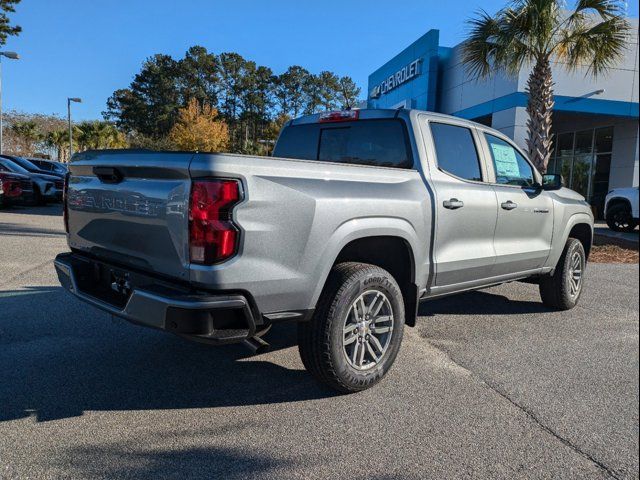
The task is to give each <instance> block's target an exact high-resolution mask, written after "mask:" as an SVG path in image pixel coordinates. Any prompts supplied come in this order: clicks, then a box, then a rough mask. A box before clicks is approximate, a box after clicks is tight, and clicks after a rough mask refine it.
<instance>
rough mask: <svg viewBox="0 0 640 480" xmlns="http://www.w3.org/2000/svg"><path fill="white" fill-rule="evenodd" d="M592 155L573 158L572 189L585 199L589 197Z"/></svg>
mask: <svg viewBox="0 0 640 480" xmlns="http://www.w3.org/2000/svg"><path fill="white" fill-rule="evenodd" d="M576 139H577V137H576ZM591 160H592V156H591V154H586V155H585V154H583V155H576V156H575V157H573V169H572V172H571V189H572V190H575V191H576V192H578V193H579V194H580V195H583V196H584V197H586V198H588V197H589V178H590V177H591Z"/></svg>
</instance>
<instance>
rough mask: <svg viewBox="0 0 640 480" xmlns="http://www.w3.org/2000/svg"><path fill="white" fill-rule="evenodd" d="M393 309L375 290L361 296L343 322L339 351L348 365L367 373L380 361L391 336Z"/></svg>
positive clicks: (352, 305) (382, 295)
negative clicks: (340, 349)
mask: <svg viewBox="0 0 640 480" xmlns="http://www.w3.org/2000/svg"><path fill="white" fill-rule="evenodd" d="M393 324H394V318H393V309H392V308H391V302H390V301H389V299H388V298H387V296H386V295H385V294H384V293H382V292H381V291H379V290H368V291H366V292H364V293H362V294H361V295H360V296H359V297H358V298H356V300H355V301H354V302H353V303H352V304H351V308H349V312H348V313H347V316H346V318H345V320H344V327H343V341H342V349H343V352H344V355H345V357H346V359H347V362H348V363H349V365H351V366H352V367H353V368H355V369H356V370H368V369H370V368H373V367H374V366H376V365H377V364H379V363H380V362H381V361H382V359H383V358H384V356H385V354H386V352H387V350H388V348H389V344H390V343H391V335H392V334H393Z"/></svg>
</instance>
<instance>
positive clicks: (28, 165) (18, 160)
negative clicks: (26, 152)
mask: <svg viewBox="0 0 640 480" xmlns="http://www.w3.org/2000/svg"><path fill="white" fill-rule="evenodd" d="M11 161H12V162H13V163H16V164H18V165H20V166H21V167H23V168H26V169H27V170H36V171H38V170H42V169H41V168H40V167H37V166H36V165H34V164H33V163H31V162H30V161H29V160H27V159H26V158H22V157H15V158H14V159H13V160H11Z"/></svg>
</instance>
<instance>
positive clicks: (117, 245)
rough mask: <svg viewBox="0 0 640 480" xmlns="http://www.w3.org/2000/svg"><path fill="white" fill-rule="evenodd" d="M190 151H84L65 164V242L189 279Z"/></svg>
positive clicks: (100, 256) (106, 256)
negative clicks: (66, 218)
mask: <svg viewBox="0 0 640 480" xmlns="http://www.w3.org/2000/svg"><path fill="white" fill-rule="evenodd" d="M192 157H193V154H192V153H163V154H161V155H159V154H158V153H157V152H147V151H115V150H114V151H99V152H87V153H85V154H80V155H78V156H77V157H76V159H75V161H74V162H72V163H71V164H70V168H69V172H70V176H69V183H68V191H67V205H68V225H69V246H70V247H71V248H72V249H74V250H79V251H84V252H87V253H90V254H92V255H94V256H96V257H99V258H102V259H105V260H108V261H112V262H116V263H122V264H125V265H128V266H132V267H135V268H138V269H141V270H145V271H150V272H157V273H160V274H163V275H168V276H171V277H175V278H182V279H185V280H186V279H188V276H189V252H188V238H187V236H188V205H189V189H190V176H189V163H190V161H191V158H192Z"/></svg>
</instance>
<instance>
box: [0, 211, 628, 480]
mask: <svg viewBox="0 0 640 480" xmlns="http://www.w3.org/2000/svg"><path fill="white" fill-rule="evenodd" d="M66 249H67V247H66V241H65V236H64V233H63V228H62V218H61V216H60V208H59V207H58V206H49V207H42V208H30V209H27V208H14V209H11V210H0V478H1V479H5V478H20V479H23V478H35V479H40V478H136V479H139V478H154V479H155V478H175V479H183V478H208V479H210V478H221V479H246V478H269V479H286V478H300V479H307V478H323V479H324V478H336V479H338V478H340V479H343V478H350V479H379V480H382V479H405V478H406V479H425V478H438V479H440V478H638V448H639V445H638V421H639V419H638V400H639V393H638V391H639V383H638V265H609V264H592V265H590V266H589V268H588V271H587V277H586V285H585V289H586V290H585V292H584V295H583V297H582V299H581V303H580V305H579V306H578V307H576V308H575V309H574V310H572V311H569V312H563V313H558V312H551V311H548V310H547V309H545V308H544V307H543V306H542V304H541V303H540V301H539V296H538V292H537V287H536V286H534V285H530V284H524V283H511V284H507V285H502V286H499V287H494V288H490V289H487V290H484V291H480V292H473V293H468V294H463V295H459V296H456V297H450V298H445V299H442V300H437V301H432V302H427V303H424V304H423V305H422V306H421V308H420V314H421V317H420V319H419V321H418V326H417V327H416V328H407V329H405V338H404V341H403V346H402V349H401V352H400V355H399V356H398V360H397V361H396V364H395V366H394V367H393V369H392V370H391V372H390V374H389V375H388V376H387V378H385V380H383V382H382V383H380V384H379V385H377V386H376V387H374V388H373V389H370V390H368V391H365V392H362V393H358V394H355V395H347V396H338V395H335V394H333V393H332V392H331V391H329V390H327V389H326V388H324V387H322V386H319V385H317V384H316V383H314V381H313V380H312V379H311V378H310V377H309V375H307V373H306V372H305V371H304V370H303V367H302V363H301V362H300V360H299V358H298V352H297V348H296V347H295V326H292V325H281V326H278V327H276V328H274V329H273V330H272V331H271V332H270V335H269V337H268V340H269V341H270V343H271V344H272V346H273V348H272V350H271V351H270V352H268V353H266V354H262V355H258V356H253V357H252V356H249V355H248V352H247V351H245V349H244V348H243V347H241V346H234V345H232V346H225V347H218V348H213V347H208V346H206V345H200V344H196V343H191V342H188V341H186V340H183V339H180V338H178V337H175V336H172V335H169V334H166V333H163V332H157V331H153V330H149V329H145V328H142V327H137V326H134V325H131V324H128V323H126V322H124V321H121V320H114V319H112V318H111V317H110V316H109V315H107V314H105V313H103V312H100V311H97V310H95V309H93V308H91V307H89V306H87V305H84V304H83V303H81V302H79V301H77V300H75V299H74V298H72V297H71V296H70V295H69V294H67V293H66V292H64V291H63V290H62V289H61V288H60V287H59V285H58V283H57V278H56V275H55V272H54V269H53V264H52V260H53V257H54V256H55V254H56V253H58V252H61V251H65V250H66Z"/></svg>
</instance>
